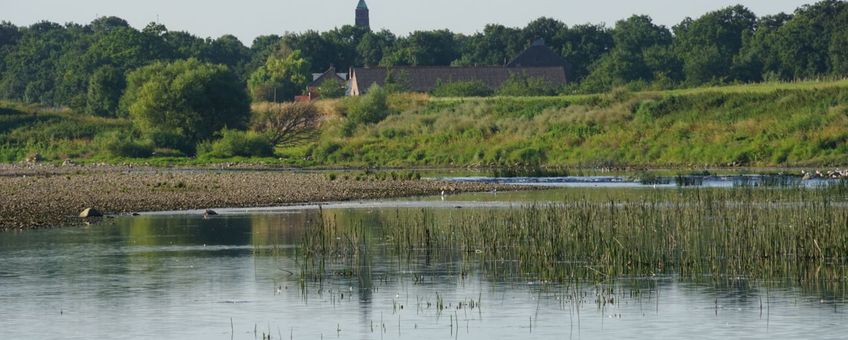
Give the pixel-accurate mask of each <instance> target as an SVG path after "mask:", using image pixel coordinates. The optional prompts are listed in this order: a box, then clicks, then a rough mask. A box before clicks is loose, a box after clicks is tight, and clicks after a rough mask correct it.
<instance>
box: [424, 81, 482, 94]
mask: <svg viewBox="0 0 848 340" xmlns="http://www.w3.org/2000/svg"><path fill="white" fill-rule="evenodd" d="M493 93H494V91H492V89H490V88H489V87H488V86H486V84H485V83H483V82H481V81H455V82H449V83H442V82H439V83H438V84H436V88H434V89H433V92H432V93H431V94H432V95H433V96H434V97H488V96H491V95H492V94H493Z"/></svg>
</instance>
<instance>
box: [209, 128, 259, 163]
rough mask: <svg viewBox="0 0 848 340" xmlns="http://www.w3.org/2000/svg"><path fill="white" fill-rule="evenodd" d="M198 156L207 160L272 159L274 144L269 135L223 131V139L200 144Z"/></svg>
mask: <svg viewBox="0 0 848 340" xmlns="http://www.w3.org/2000/svg"><path fill="white" fill-rule="evenodd" d="M197 149H198V150H197V151H198V154H200V155H201V157H205V158H213V159H214V158H217V159H221V158H232V157H271V156H273V155H274V144H273V143H272V142H271V140H269V138H268V136H267V135H263V134H260V133H256V132H253V131H247V132H245V131H239V130H227V129H225V130H222V131H221V138H220V139H218V140H216V141H214V142H212V143H203V144H200V146H198V148H197Z"/></svg>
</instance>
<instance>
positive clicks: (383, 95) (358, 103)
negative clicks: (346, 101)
mask: <svg viewBox="0 0 848 340" xmlns="http://www.w3.org/2000/svg"><path fill="white" fill-rule="evenodd" d="M388 96H389V94H388V92H387V91H386V90H385V89H383V88H382V87H380V86H379V85H377V84H374V85H373V86H371V88H369V89H368V93H366V94H365V95H364V96H362V97H360V98H356V99H354V101H353V102H352V103H350V105H348V107H347V118H348V119H349V120H351V121H352V122H355V123H359V124H375V123H379V122H381V121H382V120H383V119H386V117H388V115H389V105H388Z"/></svg>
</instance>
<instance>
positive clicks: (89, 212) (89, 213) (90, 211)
mask: <svg viewBox="0 0 848 340" xmlns="http://www.w3.org/2000/svg"><path fill="white" fill-rule="evenodd" d="M79 217H80V218H89V217H103V214H102V213H101V212H99V211H97V209H94V208H85V210H83V211H82V212H81V213H80V214H79Z"/></svg>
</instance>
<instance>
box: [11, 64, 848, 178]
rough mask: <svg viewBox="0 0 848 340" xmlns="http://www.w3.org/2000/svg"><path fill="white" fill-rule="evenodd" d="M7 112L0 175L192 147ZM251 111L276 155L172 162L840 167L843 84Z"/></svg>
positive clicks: (381, 97)
mask: <svg viewBox="0 0 848 340" xmlns="http://www.w3.org/2000/svg"><path fill="white" fill-rule="evenodd" d="M7 106H9V107H13V108H6V109H3V110H2V111H0V150H2V153H0V154H2V156H3V160H5V161H21V160H24V159H25V158H26V157H27V156H28V155H31V154H34V153H40V154H41V155H42V156H43V157H44V158H45V159H47V160H62V159H65V158H75V159H98V160H103V159H108V158H112V159H113V160H115V161H118V160H120V161H124V160H125V158H127V157H140V156H142V155H150V156H154V157H155V156H159V157H164V156H179V155H180V154H184V152H183V151H181V150H183V149H184V147H186V146H188V147H191V148H194V146H195V144H187V145H184V146H182V147H180V142H183V141H181V139H180V136H181V135H173V134H168V133H154V134H145V133H141V132H139V131H137V130H135V128H134V127H133V125H132V124H131V122H130V121H128V120H126V119H109V118H96V117H89V116H81V115H76V114H71V113H68V112H50V111H45V110H44V109H43V108H34V107H27V106H21V105H7ZM253 111H254V113H253V123H252V127H253V130H254V131H256V132H257V133H242V134H241V135H240V136H242V137H243V136H253V137H256V139H257V140H258V135H260V134H261V135H262V136H264V137H263V138H265V141H266V143H270V144H271V145H277V146H278V148H277V149H276V150H274V151H275V152H273V153H272V154H269V153H268V152H267V150H264V151H262V152H255V153H254V152H247V153H245V152H235V153H232V152H219V153H217V154H215V157H205V158H202V159H198V160H191V159H179V158H177V159H173V158H169V159H168V161H169V162H185V163H191V162H196V161H204V159H205V161H206V162H208V161H211V160H210V159H209V158H215V159H219V158H226V157H228V155H233V156H235V155H241V156H244V157H248V155H262V156H263V157H264V156H275V157H276V158H275V159H273V162H276V163H282V164H291V165H301V166H321V165H327V166H338V165H352V166H457V167H459V166H462V167H465V166H472V167H516V166H517V167H522V168H526V169H535V168H538V167H548V168H554V169H556V168H561V167H606V166H646V167H654V168H657V167H672V168H680V167H703V166H782V167H786V166H842V165H845V164H848V81H837V82H805V83H767V84H757V85H735V86H727V87H708V88H699V89H685V90H672V91H648V92H629V91H627V90H626V89H618V90H616V91H613V92H610V93H607V94H601V95H576V96H559V97H490V98H429V97H427V96H423V95H411V94H403V93H396V94H389V93H386V91H385V90H382V89H379V88H375V89H374V90H373V91H371V92H369V94H368V95H366V96H363V97H351V98H345V99H341V100H330V101H319V102H318V103H316V105H315V106H313V105H307V104H273V103H266V104H257V105H254V106H253ZM298 117H299V118H298ZM298 122H299V123H298ZM234 133H235V132H233V131H231V132H229V134H233V136H235V134H234ZM221 136H222V135H221V134H217V135H215V136H214V137H213V138H220V137H221ZM233 138H234V137H233ZM222 143H223V142H222ZM226 143H232V141H228V142H226ZM213 144H214V143H213V142H207V143H206V145H207V146H211V145H213ZM109 145H111V146H112V149H110V148H108V147H106V146H109ZM121 145H123V147H120V148H118V146H121ZM168 145H177V147H173V146H172V147H168ZM116 148H117V149H116ZM222 148H223V147H222ZM121 150H124V151H121ZM175 150H178V151H176V152H175ZM204 150H205V151H203V152H201V153H209V152H210V150H211V149H209V148H206V149H204ZM219 150H223V149H219ZM101 151H103V153H102V154H101V153H100V152H101ZM261 161H262V162H267V161H269V159H267V158H263V159H261ZM145 162H148V161H147V160H146V161H145Z"/></svg>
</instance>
